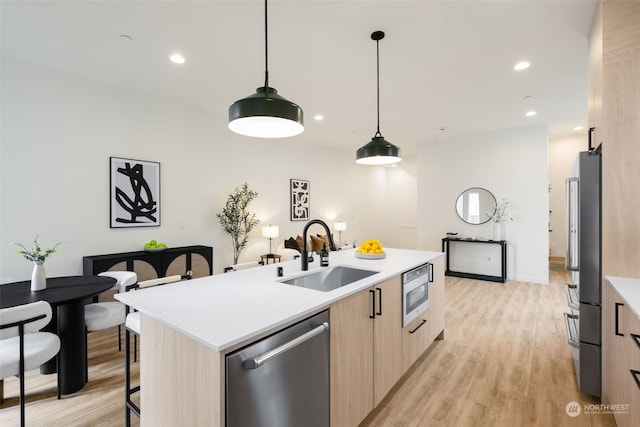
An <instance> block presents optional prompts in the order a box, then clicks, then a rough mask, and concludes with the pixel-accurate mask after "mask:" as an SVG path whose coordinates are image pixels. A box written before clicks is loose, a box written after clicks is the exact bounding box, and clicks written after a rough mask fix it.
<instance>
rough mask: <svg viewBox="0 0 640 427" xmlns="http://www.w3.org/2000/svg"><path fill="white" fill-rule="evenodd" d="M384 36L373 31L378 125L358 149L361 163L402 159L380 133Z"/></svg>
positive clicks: (396, 161)
mask: <svg viewBox="0 0 640 427" xmlns="http://www.w3.org/2000/svg"><path fill="white" fill-rule="evenodd" d="M383 38H384V32H383V31H374V32H373V33H371V40H374V41H375V42H376V91H377V111H378V127H377V131H376V134H375V135H374V136H373V138H371V141H370V142H369V143H368V144H366V145H365V146H363V147H360V148H359V149H358V151H356V163H358V164H360V165H391V164H394V163H398V162H400V161H402V158H400V148H398V147H396V146H395V145H393V144H392V143H390V142H389V141H387V140H386V139H384V138H383V136H382V134H381V133H380V40H382V39H383Z"/></svg>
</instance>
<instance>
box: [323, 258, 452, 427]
mask: <svg viewBox="0 0 640 427" xmlns="http://www.w3.org/2000/svg"><path fill="white" fill-rule="evenodd" d="M431 262H432V263H433V264H434V265H433V268H434V281H433V283H431V284H430V285H429V306H430V307H429V309H427V311H425V312H424V313H422V315H421V316H419V317H418V318H416V319H415V320H413V321H412V322H411V323H410V324H409V325H407V326H406V327H405V328H403V327H402V283H401V276H396V277H393V278H391V279H389V280H386V281H384V282H382V283H379V284H377V285H374V286H373V287H371V288H368V289H366V290H364V291H361V292H359V293H357V294H355V295H352V296H350V297H348V298H345V299H343V300H340V301H338V302H336V303H334V304H332V305H331V309H330V315H331V370H330V371H331V426H332V427H342V426H345V427H353V426H357V425H358V424H359V423H360V422H361V421H362V420H363V419H364V418H365V417H366V416H367V415H368V414H369V413H370V412H371V411H372V410H373V409H374V408H375V407H376V406H377V405H378V404H379V403H380V402H381V401H382V400H383V399H384V397H385V396H386V395H387V393H389V391H390V390H391V388H392V387H393V386H394V385H395V384H396V383H397V382H398V380H399V379H400V378H401V377H402V375H404V373H405V372H406V371H407V370H408V369H409V368H410V367H411V365H412V364H413V363H414V362H415V361H416V360H417V359H418V357H420V355H422V353H424V351H425V350H426V349H427V348H428V347H429V345H430V344H431V342H433V339H434V338H435V337H439V338H440V339H441V338H442V337H443V336H444V258H443V257H438V258H436V259H435V260H432V261H431ZM421 323H422V326H420V327H418V326H419V325H420V324H421ZM432 325H433V328H432ZM412 331H413V333H412Z"/></svg>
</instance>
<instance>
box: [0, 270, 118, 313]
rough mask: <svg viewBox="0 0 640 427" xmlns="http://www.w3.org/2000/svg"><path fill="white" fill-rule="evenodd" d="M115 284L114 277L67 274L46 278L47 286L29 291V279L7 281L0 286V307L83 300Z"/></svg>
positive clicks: (56, 303) (54, 304)
mask: <svg viewBox="0 0 640 427" xmlns="http://www.w3.org/2000/svg"><path fill="white" fill-rule="evenodd" d="M115 284H116V279H114V278H112V277H102V276H67V277H51V278H47V288H46V289H43V290H41V291H34V292H32V291H31V281H30V280H25V281H23V282H15V283H7V284H5V285H1V286H0V308H7V307H13V306H16V305H21V304H28V303H31V302H36V301H47V302H48V303H49V304H51V305H53V306H56V305H62V304H67V303H70V302H74V301H78V300H84V299H87V298H90V297H93V296H95V295H98V294H100V293H102V292H104V291H107V290H109V289H111V288H113V286H114V285H115Z"/></svg>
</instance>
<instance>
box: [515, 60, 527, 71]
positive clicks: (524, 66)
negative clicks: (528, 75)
mask: <svg viewBox="0 0 640 427" xmlns="http://www.w3.org/2000/svg"><path fill="white" fill-rule="evenodd" d="M530 65H531V64H529V63H528V62H527V61H520V62H518V63H517V64H516V65H514V66H513V69H514V70H516V71H522V70H526V69H527V68H529V66H530Z"/></svg>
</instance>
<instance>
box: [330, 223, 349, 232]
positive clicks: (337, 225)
mask: <svg viewBox="0 0 640 427" xmlns="http://www.w3.org/2000/svg"><path fill="white" fill-rule="evenodd" d="M333 229H334V231H347V223H346V222H342V221H338V222H336V223H334V224H333Z"/></svg>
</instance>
